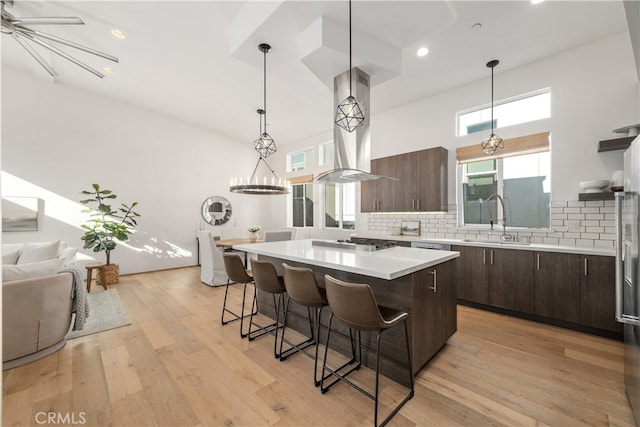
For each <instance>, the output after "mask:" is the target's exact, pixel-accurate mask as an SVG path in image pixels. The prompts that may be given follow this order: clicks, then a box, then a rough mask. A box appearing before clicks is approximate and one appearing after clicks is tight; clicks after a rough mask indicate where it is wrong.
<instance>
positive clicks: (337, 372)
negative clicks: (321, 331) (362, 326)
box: [320, 313, 362, 394]
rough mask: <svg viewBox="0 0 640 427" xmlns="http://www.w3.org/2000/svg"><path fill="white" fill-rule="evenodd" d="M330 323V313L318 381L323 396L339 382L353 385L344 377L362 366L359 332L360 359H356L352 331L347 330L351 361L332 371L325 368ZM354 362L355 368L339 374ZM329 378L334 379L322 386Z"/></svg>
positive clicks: (331, 318) (331, 320)
mask: <svg viewBox="0 0 640 427" xmlns="http://www.w3.org/2000/svg"><path fill="white" fill-rule="evenodd" d="M332 322H333V313H331V316H330V317H329V328H328V329H327V343H326V347H325V349H324V360H323V362H322V378H321V379H320V392H321V393H322V394H324V393H326V392H327V391H329V389H330V388H331V387H333V386H334V385H336V384H337V383H338V382H340V381H341V380H343V381H346V382H347V383H349V384H351V385H353V383H351V381H349V380H347V379H346V377H347V375H349V374H350V373H352V372H353V371H356V370H358V369H360V367H361V366H362V341H361V339H360V331H358V347H359V348H360V351H359V354H360V357H359V358H356V349H355V347H356V345H355V342H354V339H353V329H351V328H349V339H350V341H351V359H350V360H348V361H347V362H345V363H344V364H342V365H341V366H339V367H338V368H336V369H332V368H328V367H327V353H328V350H329V338H330V336H331V324H332ZM356 361H357V362H358V363H357V364H356V365H355V366H353V367H352V368H351V369H349V370H348V371H347V372H344V373H341V372H340V371H342V370H343V369H344V368H346V367H348V366H350V365H352V364H353V363H354V362H356ZM326 371H329V374H327V375H325V372H326ZM331 376H335V377H336V379H335V380H333V381H332V382H331V383H330V384H329V385H327V386H325V385H324V380H326V379H328V378H329V377H331ZM356 387H357V386H356Z"/></svg>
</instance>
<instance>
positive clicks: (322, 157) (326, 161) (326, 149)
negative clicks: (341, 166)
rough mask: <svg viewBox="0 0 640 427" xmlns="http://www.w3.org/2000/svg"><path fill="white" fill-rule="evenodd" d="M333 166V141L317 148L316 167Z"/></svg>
mask: <svg viewBox="0 0 640 427" xmlns="http://www.w3.org/2000/svg"><path fill="white" fill-rule="evenodd" d="M326 165H333V141H329V142H325V143H324V144H320V145H319V146H318V166H326Z"/></svg>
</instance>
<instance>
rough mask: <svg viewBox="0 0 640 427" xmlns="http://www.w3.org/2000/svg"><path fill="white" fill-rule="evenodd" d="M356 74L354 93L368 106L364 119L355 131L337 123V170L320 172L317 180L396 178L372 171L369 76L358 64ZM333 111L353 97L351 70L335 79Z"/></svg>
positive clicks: (335, 156) (337, 181)
mask: <svg viewBox="0 0 640 427" xmlns="http://www.w3.org/2000/svg"><path fill="white" fill-rule="evenodd" d="M351 71H352V72H351V75H352V79H353V80H352V82H351V86H352V95H353V96H354V97H355V98H356V99H357V100H358V102H359V103H360V105H361V106H362V108H363V109H364V113H365V114H364V122H363V123H362V125H361V126H360V127H359V128H358V129H356V130H355V131H353V132H347V131H346V130H344V129H342V128H341V127H340V126H338V125H336V124H335V123H334V124H333V150H334V157H333V159H334V162H333V167H334V168H333V169H332V170H330V171H327V172H324V173H322V174H320V175H318V176H317V177H316V178H315V181H322V182H336V183H348V182H356V181H368V180H371V179H380V178H386V179H395V178H390V177H387V176H381V175H374V174H372V173H370V171H371V133H370V130H369V118H370V116H371V113H370V110H369V75H368V74H367V73H365V72H364V71H362V70H361V69H359V68H358V67H354V68H353V69H352V70H351ZM333 95H334V100H333V111H334V112H335V111H336V109H337V108H338V104H339V103H340V102H342V100H344V99H345V98H346V97H347V96H349V71H348V70H347V71H345V72H344V73H342V74H340V75H339V76H336V77H335V78H334V79H333Z"/></svg>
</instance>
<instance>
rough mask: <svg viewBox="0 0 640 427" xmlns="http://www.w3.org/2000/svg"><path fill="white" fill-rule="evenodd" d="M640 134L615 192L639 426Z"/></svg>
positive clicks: (627, 346) (619, 285) (621, 289)
mask: <svg viewBox="0 0 640 427" xmlns="http://www.w3.org/2000/svg"><path fill="white" fill-rule="evenodd" d="M639 200H640V137H638V138H636V139H634V140H633V142H632V143H631V146H630V147H629V148H628V149H627V151H625V153H624V189H623V190H622V191H620V192H617V193H616V229H617V239H616V320H617V321H618V322H620V323H623V324H624V384H625V391H626V393H627V398H628V399H629V403H630V405H631V410H632V411H633V415H634V418H635V422H636V425H640V317H639V314H640V313H639V311H640V276H639V274H640V259H639V258H638V255H639V254H640V239H639V238H638V231H639V229H640V216H639V215H640V205H639Z"/></svg>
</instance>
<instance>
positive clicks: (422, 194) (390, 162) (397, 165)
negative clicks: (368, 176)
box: [360, 147, 448, 212]
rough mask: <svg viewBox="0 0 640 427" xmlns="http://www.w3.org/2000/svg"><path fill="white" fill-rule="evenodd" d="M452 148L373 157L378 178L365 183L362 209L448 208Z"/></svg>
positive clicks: (408, 210) (420, 210)
mask: <svg viewBox="0 0 640 427" xmlns="http://www.w3.org/2000/svg"><path fill="white" fill-rule="evenodd" d="M447 171H448V152H447V150H446V149H444V148H442V147H436V148H430V149H427V150H421V151H414V152H411V153H405V154H398V155H395V156H390V157H383V158H380V159H374V160H372V161H371V173H373V174H376V175H384V176H389V177H392V178H396V179H397V181H395V180H390V179H377V180H372V181H364V182H362V184H361V187H360V192H361V199H360V210H361V211H362V212H413V211H416V212H429V211H443V210H444V211H446V210H447V207H448V206H447V203H448V195H447V188H448V187H447V173H448V172H447Z"/></svg>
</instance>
